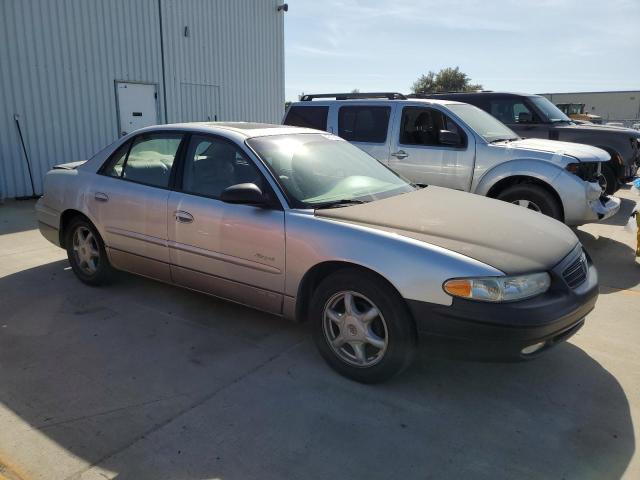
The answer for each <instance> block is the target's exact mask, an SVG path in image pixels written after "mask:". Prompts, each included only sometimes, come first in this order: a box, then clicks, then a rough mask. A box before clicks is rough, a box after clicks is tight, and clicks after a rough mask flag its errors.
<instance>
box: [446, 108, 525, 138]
mask: <svg viewBox="0 0 640 480" xmlns="http://www.w3.org/2000/svg"><path fill="white" fill-rule="evenodd" d="M447 108H448V109H449V110H451V111H452V112H453V113H455V114H456V115H458V117H460V118H461V119H462V120H463V121H464V122H465V123H466V124H467V125H469V127H471V128H472V129H473V130H474V131H475V132H476V133H477V134H478V135H480V136H481V137H482V138H484V139H485V140H486V141H487V142H496V141H499V140H517V139H518V138H520V137H518V135H516V133H515V132H514V131H513V130H511V129H510V128H509V127H507V126H506V125H505V124H504V123H502V122H501V121H500V120H497V119H496V118H495V117H493V116H491V115H489V114H488V113H487V112H485V111H484V110H480V109H479V108H478V107H474V106H473V105H469V104H466V103H453V104H449V105H447Z"/></svg>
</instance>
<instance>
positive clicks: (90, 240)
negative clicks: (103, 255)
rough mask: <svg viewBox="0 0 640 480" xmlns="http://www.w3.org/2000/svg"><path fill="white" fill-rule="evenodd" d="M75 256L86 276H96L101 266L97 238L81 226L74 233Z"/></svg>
mask: <svg viewBox="0 0 640 480" xmlns="http://www.w3.org/2000/svg"><path fill="white" fill-rule="evenodd" d="M73 256H74V259H75V261H76V264H77V265H78V267H79V268H80V270H82V272H83V273H85V274H86V275H94V274H95V273H96V272H97V271H98V266H99V264H100V249H99V248H98V242H97V241H96V238H95V236H94V235H93V233H92V232H91V230H89V229H88V228H87V227H83V226H80V227H78V228H76V230H75V231H74V232H73Z"/></svg>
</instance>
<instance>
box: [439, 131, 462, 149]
mask: <svg viewBox="0 0 640 480" xmlns="http://www.w3.org/2000/svg"><path fill="white" fill-rule="evenodd" d="M438 142H439V143H440V145H453V146H455V147H459V146H460V145H461V144H462V139H461V138H460V135H458V134H457V133H456V132H452V131H450V130H440V132H438Z"/></svg>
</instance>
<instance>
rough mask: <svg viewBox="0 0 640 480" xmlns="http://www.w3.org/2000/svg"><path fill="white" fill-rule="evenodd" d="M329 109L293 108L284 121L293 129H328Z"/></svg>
mask: <svg viewBox="0 0 640 480" xmlns="http://www.w3.org/2000/svg"><path fill="white" fill-rule="evenodd" d="M328 112H329V107H300V106H293V107H291V108H290V109H289V113H287V118H285V119H284V124H285V125H291V126H292V127H306V128H315V129H316V130H326V129H327V113H328Z"/></svg>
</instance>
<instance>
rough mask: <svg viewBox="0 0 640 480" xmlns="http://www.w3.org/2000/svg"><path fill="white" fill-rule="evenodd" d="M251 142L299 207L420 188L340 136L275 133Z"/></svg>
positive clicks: (374, 197) (333, 204)
mask: <svg viewBox="0 0 640 480" xmlns="http://www.w3.org/2000/svg"><path fill="white" fill-rule="evenodd" d="M247 144H248V145H249V146H250V147H251V148H252V149H253V150H254V151H255V152H256V153H257V154H258V156H259V157H260V158H261V159H262V160H263V161H264V162H265V164H266V165H267V166H268V167H269V168H270V169H271V171H272V173H273V174H274V176H275V178H276V179H277V180H278V182H279V183H280V186H281V187H282V189H283V190H284V191H285V194H286V195H287V197H288V199H289V201H290V203H291V204H292V206H293V207H294V208H323V207H324V208H327V207H337V206H340V205H350V204H355V203H361V202H367V201H371V200H377V199H381V198H386V197H390V196H393V195H398V194H400V193H406V192H411V191H413V190H415V187H414V186H413V185H412V184H411V183H409V182H407V181H406V180H404V179H403V178H401V177H399V176H398V175H396V174H395V173H393V172H392V171H391V170H389V169H388V168H387V167H385V166H384V165H382V164H381V163H380V162H378V161H377V160H376V159H375V158H373V157H371V156H369V155H368V154H366V153H365V152H363V151H362V150H360V149H359V148H357V147H355V146H353V145H351V144H350V143H348V142H346V141H344V140H343V139H341V138H340V137H337V136H335V135H331V134H321V133H318V134H315V133H311V134H294V135H273V136H267V137H255V138H251V139H249V140H247Z"/></svg>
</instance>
